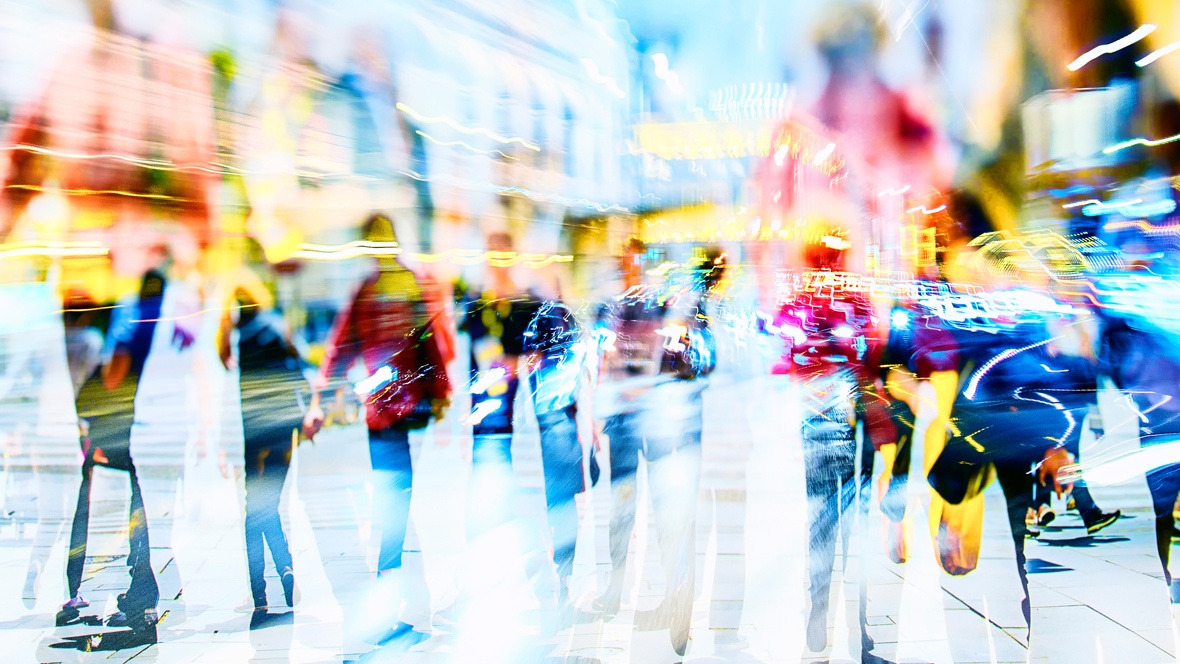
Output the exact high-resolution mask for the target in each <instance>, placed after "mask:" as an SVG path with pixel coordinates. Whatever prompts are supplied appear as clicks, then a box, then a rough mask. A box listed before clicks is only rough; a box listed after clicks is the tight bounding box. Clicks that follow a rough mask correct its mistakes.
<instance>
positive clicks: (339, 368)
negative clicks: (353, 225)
mask: <svg viewBox="0 0 1180 664" xmlns="http://www.w3.org/2000/svg"><path fill="white" fill-rule="evenodd" d="M431 290H432V289H430V288H428V287H425V286H420V285H419V282H418V280H417V279H416V278H415V277H414V275H413V273H411V272H410V271H409V270H405V269H404V268H403V269H399V270H387V271H381V272H378V273H376V274H374V275H373V276H371V277H369V278H368V279H366V280H365V281H364V283H362V284H361V287H360V289H359V290H358V291H357V294H356V296H355V297H354V298H353V301H352V303H351V305H350V306H348V307H346V308H345V309H343V310H341V312H340V314H339V315H337V317H336V322H335V324H334V325H333V328H332V331H331V333H330V334H329V336H328V342H327V344H326V345H325V347H324V360H323V364H322V365H321V366H320V373H319V377H318V378H317V380H316V385H315V387H316V389H320V390H322V389H324V388H326V387H327V386H328V385H329V383H331V382H332V381H333V380H335V379H339V378H342V377H343V376H344V374H345V373H346V372H347V371H348V368H349V367H351V366H352V364H353V363H354V362H355V361H356V360H358V359H360V360H361V361H362V362H364V365H365V369H366V370H367V371H368V372H369V375H370V376H374V375H376V374H377V372H378V371H379V370H381V369H382V368H383V367H389V368H390V369H391V378H390V379H389V380H388V381H387V382H386V383H384V384H383V385H382V386H381V388H380V389H379V390H377V391H375V392H374V393H373V396H372V397H370V398H369V400H368V402H367V403H366V406H367V407H366V413H365V419H366V422H367V424H368V426H369V429H370V430H374V431H376V430H381V429H386V428H388V427H390V426H392V425H394V424H397V423H398V422H401V421H402V420H404V419H406V417H408V415H409V413H410V412H412V411H414V409H415V408H418V407H419V406H421V405H429V403H430V401H431V400H435V399H447V398H449V397H450V395H451V385H450V381H449V380H447V378H446V361H445V355H444V352H445V351H444V349H445V348H446V345H445V344H444V343H443V342H442V341H441V340H440V334H444V335H445V332H443V331H441V329H440V328H441V325H440V324H438V322H437V321H438V320H439V319H440V318H441V317H440V316H438V315H434V316H432V315H431V314H432V312H437V311H440V310H441V307H440V306H438V305H436V304H435V305H432V303H431V302H429V295H428V293H429V292H430V291H431Z"/></svg>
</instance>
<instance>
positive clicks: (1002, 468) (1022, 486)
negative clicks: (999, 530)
mask: <svg viewBox="0 0 1180 664" xmlns="http://www.w3.org/2000/svg"><path fill="white" fill-rule="evenodd" d="M1028 470H1029V466H1028V465H1027V464H1021V463H1005V464H997V465H996V479H998V480H999V481H1000V488H1001V489H1003V490H1004V499H1005V501H1006V502H1007V509H1008V525H1009V527H1011V529H1012V545H1013V547H1015V549H1016V571H1017V573H1019V574H1020V587H1021V588H1022V589H1023V590H1024V599H1022V600H1021V602H1020V608H1021V611H1022V612H1023V613H1024V622H1025V623H1026V624H1028V625H1030V626H1031V625H1032V607H1031V604H1030V602H1029V597H1028V568H1027V567H1026V566H1025V563H1026V561H1025V556H1024V539H1025V537H1026V536H1027V535H1028V527H1027V526H1026V524H1025V521H1024V518H1025V516H1026V515H1027V514H1028V510H1029V508H1030V507H1032V505H1033V492H1032V489H1033V476H1032V475H1030V474H1029V472H1028Z"/></svg>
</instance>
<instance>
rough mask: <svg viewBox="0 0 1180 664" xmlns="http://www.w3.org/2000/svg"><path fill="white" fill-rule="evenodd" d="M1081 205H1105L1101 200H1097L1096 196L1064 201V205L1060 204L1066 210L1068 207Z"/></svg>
mask: <svg viewBox="0 0 1180 664" xmlns="http://www.w3.org/2000/svg"><path fill="white" fill-rule="evenodd" d="M1083 205H1106V203H1103V202H1102V201H1100V200H1098V199H1097V198H1087V199H1086V200H1084V201H1075V202H1073V203H1066V204H1065V205H1062V206H1061V207H1062V208H1064V209H1066V210H1068V209H1070V208H1076V207H1081V206H1083Z"/></svg>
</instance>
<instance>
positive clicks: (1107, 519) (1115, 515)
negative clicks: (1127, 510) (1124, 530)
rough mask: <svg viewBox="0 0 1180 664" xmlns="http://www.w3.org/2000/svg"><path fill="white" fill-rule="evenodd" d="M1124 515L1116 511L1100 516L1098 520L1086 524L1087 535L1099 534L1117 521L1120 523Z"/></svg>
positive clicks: (1120, 511)
mask: <svg viewBox="0 0 1180 664" xmlns="http://www.w3.org/2000/svg"><path fill="white" fill-rule="evenodd" d="M1122 515H1123V512H1122V510H1115V511H1113V512H1105V513H1103V514H1099V515H1098V518H1097V519H1095V520H1093V521H1091V522H1089V523H1087V524H1086V534H1087V535H1093V534H1094V533H1096V532H1098V531H1099V530H1102V529H1103V528H1105V527H1107V526H1109V525H1110V524H1112V523H1114V522H1115V521H1118V520H1119V517H1121V516H1122Z"/></svg>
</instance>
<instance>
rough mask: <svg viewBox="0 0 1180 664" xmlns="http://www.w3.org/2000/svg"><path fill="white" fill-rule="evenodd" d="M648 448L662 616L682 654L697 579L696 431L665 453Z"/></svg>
mask: <svg viewBox="0 0 1180 664" xmlns="http://www.w3.org/2000/svg"><path fill="white" fill-rule="evenodd" d="M658 447H659V445H658V444H656V443H652V444H651V445H650V447H649V450H652V452H653V453H652V456H653V457H655V458H653V460H652V461H651V463H650V464H649V465H648V469H649V472H648V477H649V478H650V479H651V494H652V507H653V508H654V509H653V513H654V516H655V522H656V536H657V538H658V540H659V545H660V560H661V562H662V563H663V567H664V579H665V582H666V583H667V588H666V589H665V590H664V604H663V606H664V608H665V615H664V616H661V619H662V620H663V621H666V622H667V623H668V625H669V627H670V628H671V637H672V647H673V648H674V649H675V650H676V653H677V654H679V655H683V654H684V651H685V649H686V648H687V646H688V632H689V625H690V623H691V622H692V604H693V599H694V596H695V594H696V593H695V583H696V513H697V499H698V496H699V493H700V482H701V444H700V435H699V434H690V435H688V436H687V437H686V440H685V441H683V442H682V444H681V445H680V446H679V447H677V448H674V449H672V450H671V451H670V452H667V453H665V451H664V450H660V451H658V452H656V451H655V450H656V448H658Z"/></svg>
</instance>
